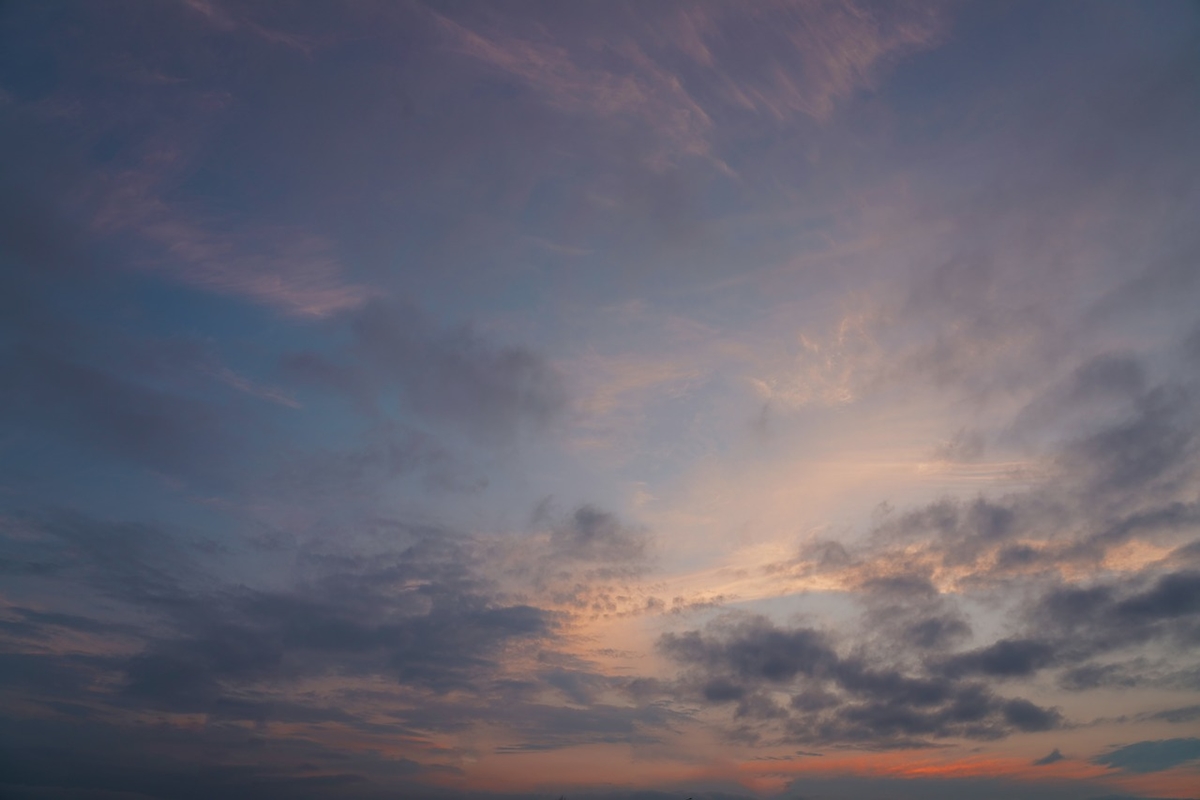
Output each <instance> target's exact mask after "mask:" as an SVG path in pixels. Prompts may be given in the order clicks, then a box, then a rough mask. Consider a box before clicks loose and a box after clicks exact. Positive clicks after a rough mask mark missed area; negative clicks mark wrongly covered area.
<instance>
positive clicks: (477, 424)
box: [283, 301, 568, 443]
mask: <svg viewBox="0 0 1200 800" xmlns="http://www.w3.org/2000/svg"><path fill="white" fill-rule="evenodd" d="M351 332H352V335H353V343H352V345H351V347H350V348H349V350H348V351H347V352H345V353H344V354H341V358H340V359H331V358H329V357H327V356H325V355H322V354H318V353H312V352H307V353H293V354H291V355H288V356H286V357H285V359H284V364H283V366H284V368H285V370H287V372H288V373H289V374H290V375H292V376H294V377H295V378H298V379H303V380H307V381H308V382H310V383H314V384H318V385H326V386H329V387H331V388H335V389H338V390H340V391H341V392H343V393H345V394H347V395H348V396H350V397H352V398H355V399H357V400H358V401H359V402H363V403H372V404H373V403H375V402H376V401H378V400H379V399H381V397H384V396H386V394H387V393H388V392H389V391H391V390H393V389H395V390H397V391H398V392H399V395H400V398H401V399H402V401H403V402H404V404H405V405H406V406H407V408H408V409H410V410H411V411H413V412H414V413H416V414H418V415H419V416H421V417H423V418H425V419H429V420H432V421H436V422H442V423H444V424H448V425H450V426H453V427H454V428H455V429H457V430H460V431H462V432H464V433H466V434H468V435H470V436H472V437H473V438H475V439H476V440H478V441H483V442H493V443H495V442H503V441H507V440H511V439H512V438H513V437H514V436H516V435H518V434H520V433H522V432H524V431H536V430H539V429H543V428H545V427H546V426H548V425H550V424H551V423H553V422H555V421H556V420H557V419H559V418H560V417H561V416H562V414H563V413H564V412H565V410H566V408H567V404H568V395H567V389H566V386H565V384H564V380H563V378H562V376H561V374H560V373H559V371H558V370H557V369H556V368H555V367H554V366H553V365H552V364H551V363H550V362H549V361H548V360H547V359H546V358H545V357H543V356H541V355H539V354H537V353H535V352H533V351H531V350H528V349H525V348H522V347H513V346H499V345H494V344H492V343H491V342H489V341H488V340H487V339H485V338H484V337H482V336H481V335H479V334H478V333H476V332H475V331H474V330H472V329H471V328H470V327H467V326H462V327H457V328H449V329H446V328H442V327H440V326H438V325H436V324H435V323H434V322H433V321H432V320H431V319H429V318H428V317H427V316H426V315H425V314H424V313H422V312H421V311H420V310H419V309H417V308H414V307H412V306H408V305H404V304H399V303H384V302H383V301H373V302H371V303H369V304H368V305H367V306H366V307H364V308H363V309H362V310H361V311H360V312H359V313H358V314H356V315H355V316H354V317H353V319H352V322H351Z"/></svg>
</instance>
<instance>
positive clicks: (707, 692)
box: [659, 616, 1062, 747]
mask: <svg viewBox="0 0 1200 800" xmlns="http://www.w3.org/2000/svg"><path fill="white" fill-rule="evenodd" d="M659 648H660V649H661V650H662V651H663V652H664V653H665V654H666V655H668V656H669V657H670V658H672V659H673V660H675V661H676V662H678V663H679V664H680V665H684V666H685V672H684V678H683V679H682V681H681V683H680V685H679V690H680V691H681V692H684V693H685V694H686V693H694V692H695V691H696V687H699V692H700V694H701V696H702V697H703V699H704V700H706V701H707V702H709V703H715V704H723V703H728V702H732V701H737V702H738V708H737V711H736V716H737V717H748V718H751V719H757V720H759V721H762V722H764V723H765V724H764V728H769V729H775V728H776V727H778V731H775V732H773V733H774V735H778V734H779V732H782V735H783V736H785V737H786V738H787V739H788V740H790V741H796V742H804V743H814V742H815V743H821V744H831V743H847V742H850V743H866V744H869V745H871V746H876V747H880V746H883V747H887V746H905V747H912V746H921V745H922V744H924V743H925V742H927V741H931V740H935V739H940V738H946V737H951V736H961V737H966V738H972V739H992V738H997V737H1000V736H1004V735H1005V734H1006V733H1008V732H1010V731H1013V730H1018V731H1042V730H1049V729H1052V728H1055V727H1057V726H1058V725H1059V724H1061V721H1062V718H1061V715H1060V714H1059V713H1058V712H1057V711H1056V710H1054V709H1046V708H1041V707H1039V706H1037V705H1035V704H1034V703H1031V702H1029V701H1028V700H1024V699H1021V698H1013V699H1005V698H1002V697H999V696H997V695H995V694H994V693H993V692H992V691H991V690H990V689H989V688H988V687H987V686H986V685H985V684H982V683H979V682H975V681H971V680H962V679H959V676H957V675H955V676H947V675H946V674H945V673H942V674H938V673H937V672H931V671H924V672H916V673H914V674H905V673H904V672H902V671H900V670H897V669H895V668H894V667H891V666H890V665H889V664H888V660H887V659H886V657H880V656H875V657H874V658H872V657H871V656H870V655H868V654H866V653H861V652H856V653H855V654H853V655H849V656H841V655H839V654H838V652H837V650H836V649H835V647H834V645H833V641H832V640H831V638H830V636H829V635H828V634H825V633H822V632H820V631H817V630H814V629H811V628H779V627H777V626H775V625H773V624H772V623H770V622H769V621H767V620H766V619H763V618H761V617H758V618H744V617H737V616H734V617H727V618H725V619H723V620H720V621H718V622H716V623H714V624H713V625H712V626H710V628H709V629H708V630H707V631H703V632H702V631H690V632H687V633H683V634H673V633H669V634H665V635H664V636H663V637H662V639H661V640H660V641H659ZM763 692H769V693H771V694H775V693H789V694H791V693H794V694H792V698H791V702H790V704H789V706H790V708H791V709H792V711H791V712H789V711H788V710H787V709H786V708H784V707H782V706H780V705H778V704H777V703H776V702H775V701H772V700H769V699H767V696H766V695H765V694H763ZM751 699H756V700H758V701H759V702H758V703H752V702H750V700H751ZM777 720H778V721H777ZM763 732H764V733H766V731H763Z"/></svg>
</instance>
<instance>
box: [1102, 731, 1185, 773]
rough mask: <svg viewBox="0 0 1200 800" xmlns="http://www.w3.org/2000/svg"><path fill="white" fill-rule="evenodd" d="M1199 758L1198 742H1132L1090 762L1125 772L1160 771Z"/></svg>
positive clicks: (1166, 740)
mask: <svg viewBox="0 0 1200 800" xmlns="http://www.w3.org/2000/svg"><path fill="white" fill-rule="evenodd" d="M1195 759H1200V739H1159V740H1157V741H1151V742H1135V743H1134V744H1127V745H1125V746H1124V747H1118V748H1116V749H1115V750H1112V751H1110V752H1108V753H1105V754H1103V755H1100V756H1096V757H1095V758H1093V759H1092V762H1093V763H1096V764H1103V765H1104V766H1106V767H1113V768H1114V769H1120V770H1124V771H1125V772H1161V771H1162V770H1166V769H1171V768H1172V767H1175V766H1178V765H1180V764H1185V763H1187V762H1188V761H1193V760H1195Z"/></svg>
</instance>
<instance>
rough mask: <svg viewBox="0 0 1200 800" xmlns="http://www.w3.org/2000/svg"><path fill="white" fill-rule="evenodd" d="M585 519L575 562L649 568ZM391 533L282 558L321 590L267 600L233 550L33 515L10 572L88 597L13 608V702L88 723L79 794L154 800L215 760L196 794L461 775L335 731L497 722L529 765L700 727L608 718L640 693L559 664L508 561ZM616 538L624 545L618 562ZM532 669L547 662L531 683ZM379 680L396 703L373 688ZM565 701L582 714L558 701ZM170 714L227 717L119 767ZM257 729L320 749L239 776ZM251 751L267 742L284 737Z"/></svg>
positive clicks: (609, 526) (8, 631) (8, 657)
mask: <svg viewBox="0 0 1200 800" xmlns="http://www.w3.org/2000/svg"><path fill="white" fill-rule="evenodd" d="M569 519H570V521H571V522H572V523H575V524H577V526H578V530H574V531H573V533H570V535H572V536H574V535H578V536H580V537H582V538H583V540H584V541H583V544H582V545H580V546H579V547H572V548H571V550H570V553H569V554H568V556H567V557H569V558H570V559H572V560H574V561H578V562H580V563H588V561H589V559H601V560H603V559H604V558H608V557H610V556H611V557H613V558H616V559H618V560H619V561H622V562H627V561H628V559H629V558H630V557H633V556H636V555H637V553H634V552H631V551H629V549H628V548H626V547H624V545H623V544H621V543H622V542H624V540H623V539H622V536H624V535H625V534H624V533H622V532H625V531H630V530H632V529H629V528H627V527H626V526H624V525H622V524H621V523H620V522H618V521H617V520H616V518H615V517H613V516H612V515H610V514H608V513H606V512H604V511H601V510H599V509H597V508H595V507H592V506H586V507H583V508H582V509H581V510H580V511H579V513H577V514H574V515H572V516H571V517H570V518H569ZM589 526H590V527H589ZM388 528H389V532H390V536H389V540H390V542H391V543H392V544H391V546H390V547H389V548H388V549H386V550H385V551H384V552H380V553H376V554H374V555H372V556H370V557H367V556H362V555H345V554H333V553H324V552H320V551H306V550H295V549H294V548H293V547H292V546H288V547H287V548H285V547H284V546H283V545H282V544H272V545H268V546H267V547H266V549H264V550H261V551H260V557H266V558H270V559H277V558H279V557H281V556H284V555H287V556H288V557H290V558H296V559H298V561H299V563H301V564H303V565H304V570H303V572H304V574H306V575H307V577H305V578H302V579H297V580H293V581H291V582H289V584H288V586H287V587H278V588H274V589H264V588H258V589H254V588H250V587H246V586H242V585H237V584H236V583H231V582H229V581H227V580H226V579H224V578H223V577H222V574H221V573H222V569H221V568H222V565H224V564H225V563H227V560H228V556H229V554H228V553H226V552H224V550H223V549H222V548H215V547H213V546H211V544H210V543H208V542H206V541H205V540H202V539H198V540H195V541H192V540H189V539H188V538H187V537H185V536H182V535H180V533H179V532H173V531H167V530H164V529H162V528H159V527H155V526H149V525H136V524H128V523H124V524H118V523H106V522H100V521H97V520H94V519H91V518H88V517H84V516H81V515H78V514H59V515H56V516H53V517H51V518H47V519H29V520H25V521H24V524H23V527H22V528H21V529H20V531H18V535H12V536H8V537H6V538H4V539H3V540H0V543H2V546H3V550H2V551H0V555H2V556H3V559H2V561H3V563H4V564H5V565H6V566H8V567H9V570H10V574H13V575H17V576H19V577H21V578H22V579H25V580H37V581H39V582H40V583H38V584H36V585H37V586H40V587H41V588H42V589H43V590H45V591H47V592H49V593H50V595H49V596H51V597H52V596H53V595H54V592H55V591H56V590H57V589H59V588H61V587H62V586H64V585H70V586H73V587H74V590H73V592H72V593H70V594H68V595H66V596H64V598H63V599H62V600H58V601H56V604H57V605H59V606H62V603H63V602H66V604H67V605H66V607H69V608H72V609H73V610H71V611H57V610H38V609H35V608H26V607H20V606H11V605H10V606H9V607H8V608H6V610H5V617H4V619H3V620H2V624H0V695H2V696H7V697H12V696H13V693H16V694H17V695H19V696H21V697H22V702H23V703H25V704H27V705H28V706H29V707H33V708H37V709H39V713H40V714H41V715H42V716H44V717H46V719H47V720H49V721H47V722H46V723H45V725H47V726H50V728H48V729H47V730H49V729H53V730H55V731H59V728H60V727H61V726H69V725H76V726H79V727H77V728H76V729H75V732H74V740H73V744H71V745H70V747H71V752H72V754H73V755H72V759H73V761H72V765H73V766H72V769H74V770H77V771H78V775H79V776H80V777H79V778H78V781H79V783H78V785H79V786H85V785H90V787H91V788H92V789H96V788H109V789H111V790H112V791H126V792H135V793H136V792H141V791H151V795H152V796H156V795H154V794H153V792H165V793H166V794H167V795H168V796H192V795H191V794H188V792H191V791H192V789H191V788H188V789H180V790H178V791H176V789H175V788H172V787H173V785H174V784H173V783H172V782H173V781H183V780H185V776H186V774H187V769H189V768H188V767H185V765H187V764H194V759H195V757H196V755H195V754H196V753H198V752H200V751H204V752H206V753H208V754H209V755H208V756H206V760H207V761H208V762H211V763H213V764H214V766H213V767H212V769H211V770H210V772H208V773H206V775H205V777H204V778H203V780H199V781H197V783H196V786H198V787H199V786H202V787H206V788H207V789H209V790H212V791H226V790H227V791H228V792H230V793H231V794H230V796H242V795H243V794H245V795H246V796H254V793H255V792H259V795H258V796H276V794H278V796H307V794H306V792H310V791H311V793H313V794H320V793H322V792H327V791H329V790H330V787H331V786H333V785H334V784H335V783H336V784H337V785H338V786H341V787H342V788H343V789H345V790H346V791H351V790H353V791H352V793H353V792H358V791H362V792H364V793H366V794H367V795H370V796H374V794H373V793H374V792H376V791H378V790H379V786H380V784H378V783H376V782H377V781H384V783H388V781H391V783H390V784H388V785H392V786H393V787H394V786H395V785H396V784H395V781H396V780H399V781H400V785H408V784H413V783H414V782H416V784H419V783H421V782H422V781H423V780H424V778H423V777H422V776H425V775H428V774H434V773H437V772H438V771H439V770H445V769H451V767H450V766H448V765H447V764H446V763H444V761H445V759H447V758H450V759H451V760H452V759H453V758H456V757H458V754H456V753H455V752H448V753H442V754H441V755H437V754H435V755H433V756H431V757H428V758H425V759H424V760H423V761H422V762H421V763H418V762H416V761H408V762H406V763H407V764H408V765H409V766H408V768H407V769H405V770H400V771H399V772H397V769H398V765H397V762H395V761H394V760H386V761H379V762H377V761H374V760H372V759H371V758H367V757H364V758H360V757H359V756H357V755H354V754H353V753H343V752H339V751H338V748H337V747H336V746H333V745H329V746H326V745H323V744H318V740H320V739H321V736H320V729H321V726H324V725H336V726H338V727H340V728H343V729H348V730H353V731H355V732H356V735H359V736H362V737H366V738H368V739H374V738H378V739H380V740H381V741H386V740H388V739H395V737H402V738H404V739H405V740H410V741H413V742H416V743H418V744H420V743H424V742H426V739H427V736H428V734H429V732H430V731H447V732H449V731H461V730H464V729H466V728H469V727H471V726H473V725H477V724H480V723H487V724H490V725H496V726H503V727H505V728H507V729H509V730H511V731H512V733H513V735H514V736H515V737H517V739H516V741H517V744H514V745H513V747H514V748H516V749H515V750H514V752H515V751H516V750H520V749H542V750H544V749H550V748H556V747H567V746H572V745H577V744H587V743H613V742H630V741H638V742H643V743H651V742H656V741H659V740H660V739H661V736H662V733H663V731H666V730H669V729H671V727H672V726H674V725H676V724H677V723H678V722H679V721H680V720H682V719H685V716H684V715H681V713H680V712H678V711H675V710H672V709H670V708H669V707H668V704H666V703H665V702H663V701H655V702H650V703H644V704H638V705H634V706H629V705H609V704H607V703H606V702H605V701H604V700H605V698H606V697H609V696H612V695H614V694H616V695H623V694H625V693H626V690H625V688H624V683H625V680H624V679H614V678H611V677H608V676H605V675H603V674H601V673H599V672H598V671H596V670H595V669H594V667H593V666H592V665H590V664H589V663H588V662H586V661H583V660H580V659H578V658H576V657H573V656H567V655H565V654H559V653H558V647H559V644H560V642H559V636H560V630H559V629H560V624H561V622H563V621H564V618H563V617H562V615H561V614H560V613H559V612H554V611H549V610H546V609H544V608H541V607H539V606H537V605H535V604H531V603H530V602H524V601H519V600H514V599H511V598H510V597H509V596H508V595H507V594H506V593H505V592H504V591H502V590H501V589H500V588H499V587H498V586H497V585H496V584H495V583H494V581H493V579H492V578H491V577H488V569H487V567H488V566H489V565H488V563H487V561H488V559H489V558H490V557H491V555H490V553H491V551H490V550H489V548H488V547H487V546H484V545H483V544H482V543H481V542H480V541H479V540H477V539H475V538H473V537H469V536H465V535H462V534H457V533H454V532H452V531H447V530H444V529H440V528H429V527H423V526H405V525H390V526H388ZM614 542H616V543H617V544H620V545H621V546H617V547H616V550H613V546H614V545H613V543H614ZM597 543H599V545H597ZM559 544H562V543H561V542H560V543H559ZM568 544H571V543H570V542H568ZM594 545H596V546H594ZM550 551H552V552H557V551H556V550H555V549H554V546H550ZM550 551H548V552H550ZM555 557H557V556H555ZM81 592H84V593H86V592H92V593H94V595H95V596H97V597H100V598H102V599H103V601H104V602H103V603H102V607H103V608H105V609H107V610H106V611H105V612H104V613H100V612H99V611H97V610H96V609H95V608H94V607H88V604H87V603H81V602H80V601H79V598H80V593H81ZM113 604H115V605H113ZM130 612H132V618H134V619H137V620H138V621H137V622H136V623H135V622H130V621H129V620H130V618H131V613H130ZM106 615H109V616H112V615H115V617H116V618H117V619H119V620H121V621H119V622H117V621H109V620H108V619H107V618H106ZM63 632H66V633H69V634H71V635H75V636H79V635H87V636H95V637H99V638H100V639H104V640H107V641H109V642H114V643H115V642H120V643H121V645H120V646H119V647H117V649H116V650H115V651H112V652H109V653H106V654H97V655H88V656H83V655H79V654H75V653H71V652H67V653H59V652H57V649H56V648H57V645H56V642H57V641H59V639H60V634H61V633H63ZM97 646H98V645H97ZM513 659H516V660H517V663H518V664H519V663H524V662H523V659H524V660H527V661H528V663H530V664H537V665H539V666H540V668H539V669H536V670H534V671H532V672H529V673H525V674H524V675H523V676H522V677H520V678H518V677H517V676H519V675H522V673H520V672H519V671H518V672H513V667H512V660H513ZM555 664H557V665H558V666H551V665H555ZM330 678H336V680H337V682H338V683H339V686H338V688H336V689H334V690H333V694H332V695H329V694H326V693H319V694H317V695H314V694H311V693H308V692H304V691H301V687H303V686H304V685H305V684H306V682H309V681H313V680H316V681H321V680H325V679H330ZM380 680H382V681H383V682H384V687H385V688H384V689H375V690H366V689H365V688H363V687H369V686H372V685H376V684H377V682H378V681H380ZM97 687H103V688H102V689H98V688H97ZM372 691H374V692H375V693H376V694H375V695H374V696H372V694H371V692H372ZM547 692H559V693H561V695H562V696H563V697H564V698H566V699H567V700H568V701H569V702H571V703H573V704H581V705H582V706H583V707H564V706H562V705H557V704H551V703H547V702H546V700H545V695H546V693H547ZM161 714H202V715H204V716H205V718H206V719H207V720H208V721H209V722H208V724H207V725H206V726H205V727H204V728H203V729H202V730H197V731H189V730H187V729H174V730H173V732H172V736H173V737H175V739H176V740H177V741H176V742H175V744H173V745H170V746H169V747H168V746H167V745H165V744H163V743H162V742H159V747H160V749H161V748H163V747H166V748H167V749H168V750H171V751H172V752H174V755H172V756H170V758H168V759H167V761H168V762H170V761H171V759H173V758H175V757H176V756H177V757H178V759H179V762H178V764H177V765H174V766H173V765H172V764H171V763H164V765H163V767H162V773H161V774H160V775H157V777H156V776H155V775H154V774H152V773H151V772H150V771H146V770H144V769H140V768H139V766H138V765H137V764H135V763H133V762H132V761H130V760H129V759H126V758H123V757H119V758H112V757H111V756H106V755H104V754H103V750H104V744H103V743H104V742H106V741H111V740H114V739H120V740H123V741H126V742H133V741H139V740H141V739H143V738H144V739H146V740H147V741H153V732H152V731H150V730H147V729H145V728H144V727H141V726H143V725H144V723H141V722H137V720H138V719H144V718H145V717H146V716H147V715H148V716H149V717H150V718H153V717H154V716H156V715H161ZM247 723H248V724H250V725H251V726H252V727H253V728H254V729H256V730H257V729H262V728H263V727H264V726H267V725H270V724H274V723H283V724H288V725H296V726H300V727H301V728H303V729H306V730H308V731H309V736H311V737H315V738H310V739H305V738H303V737H302V738H301V739H300V740H299V741H297V742H295V743H294V744H295V748H292V746H291V745H288V746H287V749H288V751H287V752H286V753H285V754H284V755H281V756H280V757H279V758H278V759H277V760H272V761H270V762H269V763H268V762H260V763H258V764H257V765H256V766H255V767H254V768H253V769H249V770H248V771H244V772H237V771H236V768H235V765H237V764H238V763H240V758H239V756H238V753H239V752H242V751H244V750H245V747H246V746H247V743H246V742H241V743H239V742H238V741H237V737H236V736H235V737H234V739H229V738H228V737H227V736H226V733H232V732H235V731H237V730H244V728H240V727H239V726H243V725H245V724H247ZM60 735H61V731H59V732H57V733H54V734H47V736H48V737H49V738H50V739H55V738H56V737H59V736H60ZM0 737H3V739H4V740H5V741H6V742H8V743H9V744H10V745H11V747H9V748H8V752H11V753H28V754H30V758H29V759H27V760H25V761H24V762H23V763H24V766H23V767H22V769H20V770H16V771H13V772H11V773H9V774H10V775H11V776H14V777H12V778H11V780H12V781H14V782H15V783H16V784H20V783H21V782H22V780H24V779H26V778H27V779H28V780H29V781H34V782H36V781H41V782H43V783H45V784H46V785H54V786H62V787H72V786H75V785H76V783H75V782H74V780H75V779H74V778H72V777H71V776H70V775H64V776H59V777H56V778H54V779H49V778H48V777H47V774H46V772H45V770H44V769H43V767H44V766H46V765H47V764H48V763H49V762H46V761H44V760H43V759H42V756H40V755H36V753H37V752H51V750H47V749H46V748H47V747H50V745H49V744H48V743H41V744H39V743H38V742H37V735H36V730H35V729H33V728H28V727H21V726H17V727H11V726H0ZM252 739H253V742H251V743H250V744H251V745H252V746H253V747H254V748H260V747H261V746H262V744H263V742H264V741H265V740H264V739H263V738H262V737H259V736H257V735H255V736H253V737H252ZM55 746H58V745H55ZM281 746H282V745H281ZM290 749H295V750H296V752H290ZM253 752H260V751H259V750H257V749H256V750H253ZM35 755H36V757H35ZM214 758H215V759H216V760H215V761H212V759H214ZM305 764H309V765H310V766H309V767H305V766H304V765H305ZM39 765H42V766H39ZM312 765H316V766H312ZM177 770H182V772H181V773H179V774H177V772H176V771H177ZM227 770H233V771H232V772H229V771H227ZM39 775H40V776H41V777H36V776H39ZM22 776H25V778H22ZM334 776H340V777H339V778H337V780H336V781H335V780H334ZM35 778H36V780H35ZM318 778H321V779H318ZM326 779H328V780H326ZM159 781H161V783H158V782H159ZM89 782H91V783H90V784H89ZM147 787H152V788H147ZM196 791H197V792H199V791H200V789H198V788H197V789H196ZM197 796H199V794H197Z"/></svg>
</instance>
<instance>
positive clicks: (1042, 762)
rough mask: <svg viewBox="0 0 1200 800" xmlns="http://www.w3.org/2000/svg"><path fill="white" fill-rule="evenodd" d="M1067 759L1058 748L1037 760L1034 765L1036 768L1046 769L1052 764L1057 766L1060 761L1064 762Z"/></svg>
mask: <svg viewBox="0 0 1200 800" xmlns="http://www.w3.org/2000/svg"><path fill="white" fill-rule="evenodd" d="M1065 758H1066V756H1064V755H1063V754H1062V753H1060V752H1059V750H1058V748H1057V747H1056V748H1054V749H1053V750H1051V751H1050V752H1049V753H1047V754H1046V755H1044V756H1042V757H1041V758H1039V759H1037V760H1035V761H1034V762H1033V765H1034V766H1035V767H1046V766H1049V765H1050V764H1057V763H1058V762H1059V761H1062V760H1063V759H1065Z"/></svg>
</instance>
